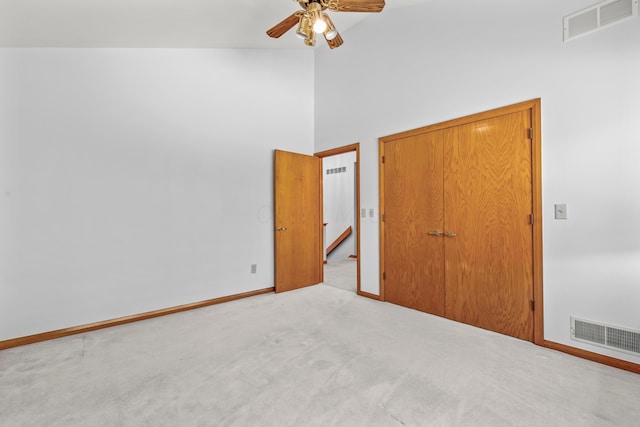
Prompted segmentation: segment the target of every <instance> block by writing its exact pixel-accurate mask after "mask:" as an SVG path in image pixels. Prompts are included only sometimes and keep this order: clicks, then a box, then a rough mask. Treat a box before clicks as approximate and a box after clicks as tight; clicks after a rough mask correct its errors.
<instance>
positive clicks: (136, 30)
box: [0, 0, 430, 49]
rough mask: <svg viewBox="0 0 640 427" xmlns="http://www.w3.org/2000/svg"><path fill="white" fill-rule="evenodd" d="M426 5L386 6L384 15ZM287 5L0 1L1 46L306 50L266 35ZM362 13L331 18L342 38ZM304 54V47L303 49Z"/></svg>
mask: <svg viewBox="0 0 640 427" xmlns="http://www.w3.org/2000/svg"><path fill="white" fill-rule="evenodd" d="M428 1H430V0H387V1H386V6H385V10H384V11H383V12H382V13H384V12H385V11H387V10H389V9H391V8H395V7H402V6H408V5H412V4H416V3H425V2H428ZM298 8H299V6H298V4H297V3H296V2H295V1H292V0H0V47H139V48H161V47H166V48H251V49H285V48H300V49H304V48H307V47H306V46H304V45H303V43H301V41H300V40H299V39H298V38H296V37H295V34H294V31H289V32H288V33H287V34H285V35H284V36H282V37H281V38H280V39H272V38H270V37H268V36H267V35H266V34H265V31H266V30H267V29H268V28H270V27H272V26H273V25H275V24H276V23H278V22H280V21H281V20H282V19H284V18H285V17H287V16H289V15H291V14H292V13H293V12H294V11H296V10H298ZM368 15H369V14H368V13H344V12H341V13H332V14H331V18H332V20H333V22H334V23H335V25H336V27H337V28H338V29H339V30H340V32H341V33H342V34H344V33H345V31H346V30H347V29H348V28H349V27H351V26H353V25H355V24H357V23H358V22H359V21H360V20H362V19H366V17H367V16H368ZM307 49H308V48H307Z"/></svg>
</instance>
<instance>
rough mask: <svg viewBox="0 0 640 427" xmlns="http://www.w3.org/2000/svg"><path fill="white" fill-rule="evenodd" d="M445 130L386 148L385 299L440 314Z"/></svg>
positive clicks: (389, 145)
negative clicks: (443, 144) (443, 145)
mask: <svg viewBox="0 0 640 427" xmlns="http://www.w3.org/2000/svg"><path fill="white" fill-rule="evenodd" d="M442 143H443V133H442V131H436V132H431V133H424V134H419V135H415V136H408V137H405V138H402V139H399V140H397V141H393V142H389V143H387V144H385V149H384V182H383V185H384V198H385V201H384V205H385V212H384V215H385V218H384V254H385V257H384V270H385V276H386V279H385V280H384V292H385V300H386V301H389V302H391V303H394V304H399V305H402V306H405V307H409V308H413V309H416V310H420V311H425V312H427V313H432V314H436V315H439V316H444V239H443V237H442V230H443V228H442V226H443V218H442V214H443V200H442V197H443V190H442V184H443V171H442V167H443V163H442V162H443V157H442V155H443V147H442Z"/></svg>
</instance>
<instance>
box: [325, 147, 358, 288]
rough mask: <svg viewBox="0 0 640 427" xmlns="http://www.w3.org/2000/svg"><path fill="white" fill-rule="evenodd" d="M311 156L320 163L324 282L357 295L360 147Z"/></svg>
mask: <svg viewBox="0 0 640 427" xmlns="http://www.w3.org/2000/svg"><path fill="white" fill-rule="evenodd" d="M315 155H316V156H317V157H319V158H320V159H321V160H322V188H323V202H322V205H323V211H324V212H323V214H324V217H323V236H324V250H323V257H324V260H323V261H324V262H323V265H324V276H323V277H324V283H325V284H327V285H329V286H333V287H336V288H340V289H344V290H348V291H351V292H355V293H360V215H359V214H358V213H359V212H360V144H359V143H356V144H351V145H347V146H343V147H338V148H335V149H331V150H327V151H322V152H319V153H316V154H315Z"/></svg>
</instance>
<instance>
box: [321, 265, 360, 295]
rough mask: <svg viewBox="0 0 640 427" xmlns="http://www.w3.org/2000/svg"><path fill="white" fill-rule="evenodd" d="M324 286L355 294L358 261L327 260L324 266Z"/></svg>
mask: <svg viewBox="0 0 640 427" xmlns="http://www.w3.org/2000/svg"><path fill="white" fill-rule="evenodd" d="M324 284H325V285H329V286H333V287H334V288H339V289H344V290H345V291H351V292H356V290H357V288H358V260H357V259H355V258H329V260H328V262H327V263H326V264H325V265H324Z"/></svg>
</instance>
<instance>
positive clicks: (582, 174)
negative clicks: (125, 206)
mask: <svg viewBox="0 0 640 427" xmlns="http://www.w3.org/2000/svg"><path fill="white" fill-rule="evenodd" d="M592 3H593V0H567V1H562V2H558V1H556V0H541V1H536V0H526V1H518V2H514V1H510V0H490V1H483V2H478V1H475V0H456V1H453V0H433V1H431V2H428V3H426V4H422V5H418V6H413V7H407V8H400V9H388V10H385V11H384V12H383V13H381V14H376V15H372V16H371V17H370V18H368V19H367V20H365V21H364V22H363V23H361V24H360V25H358V26H357V27H354V28H352V29H351V30H350V31H348V32H346V33H345V34H344V35H343V36H344V37H343V38H344V39H345V44H344V45H343V46H342V47H341V48H340V49H336V50H334V51H329V49H326V48H322V49H318V51H317V53H316V71H315V75H316V88H315V90H316V110H315V111H316V113H315V114H316V131H315V137H316V142H315V144H316V146H315V149H316V151H320V150H325V149H328V148H331V147H333V146H335V145H337V144H336V143H335V141H360V142H361V185H362V186H361V206H362V207H376V206H378V202H379V201H378V164H377V152H378V145H377V139H378V138H379V137H381V136H385V135H389V134H393V133H396V132H401V131H404V130H409V129H413V128H417V127H421V126H426V125H429V124H433V123H438V122H441V121H445V120H448V119H453V118H456V117H461V116H464V115H467V114H472V113H476V112H481V111H486V110H489V109H492V108H496V107H501V106H505V105H509V104H513V103H516V102H520V101H525V100H528V99H533V98H538V97H540V98H542V128H543V131H542V152H543V166H542V169H543V171H542V174H543V177H542V179H543V211H544V217H543V233H544V241H543V247H544V264H543V268H544V293H545V298H544V305H545V313H544V316H545V338H546V339H547V340H551V341H555V342H559V343H563V344H567V345H572V346H575V347H579V348H584V349H587V350H590V351H593V352H597V353H601V354H606V355H611V356H614V357H617V358H620V359H625V360H629V361H633V362H636V363H638V362H640V357H637V356H633V355H627V354H625V353H620V352H616V351H610V350H606V349H602V348H599V347H595V346H590V345H585V344H579V343H577V342H574V341H571V340H570V330H569V317H570V316H571V315H574V316H578V317H581V318H585V319H589V320H595V321H602V322H606V323H611V324H614V325H619V326H624V327H629V328H633V329H636V330H640V310H639V309H638V303H639V302H640V225H639V224H640V221H639V220H638V219H639V218H640V167H638V161H639V159H640V126H639V124H638V123H639V122H638V120H639V118H640V83H639V82H640V80H639V79H638V76H640V18H634V19H631V20H628V21H626V22H624V23H620V24H618V25H614V26H612V27H610V28H606V29H603V30H602V31H600V32H597V33H594V34H590V35H587V36H584V37H582V38H580V39H576V40H573V41H571V42H569V43H563V41H562V18H563V16H565V15H567V14H570V13H573V12H575V11H578V10H580V9H582V8H585V7H587V6H590V5H591V4H592ZM327 76H330V77H327ZM345 94H347V95H345ZM554 203H567V204H568V213H569V219H568V220H564V221H561V220H555V219H554V216H553V205H554ZM362 228H363V230H362V236H361V238H362V254H361V263H362V264H361V265H362V283H361V285H362V290H364V291H366V292H370V293H374V294H377V293H378V292H379V277H378V276H379V275H378V264H379V245H378V239H379V236H378V223H377V221H375V222H371V221H363V223H362Z"/></svg>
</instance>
